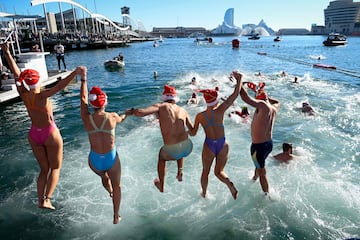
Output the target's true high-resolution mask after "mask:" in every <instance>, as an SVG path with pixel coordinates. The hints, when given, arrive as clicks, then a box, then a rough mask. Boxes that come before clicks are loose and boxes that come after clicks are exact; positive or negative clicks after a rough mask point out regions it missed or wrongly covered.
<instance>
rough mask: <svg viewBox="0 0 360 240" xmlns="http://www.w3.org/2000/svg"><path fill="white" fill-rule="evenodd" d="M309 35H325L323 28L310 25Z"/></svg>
mask: <svg viewBox="0 0 360 240" xmlns="http://www.w3.org/2000/svg"><path fill="white" fill-rule="evenodd" d="M310 34H312V35H325V34H326V33H325V26H321V25H317V24H315V23H314V24H312V25H311V31H310Z"/></svg>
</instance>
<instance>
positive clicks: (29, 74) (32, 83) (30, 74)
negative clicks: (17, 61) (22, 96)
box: [16, 69, 40, 89]
mask: <svg viewBox="0 0 360 240" xmlns="http://www.w3.org/2000/svg"><path fill="white" fill-rule="evenodd" d="M39 80H40V74H39V72H38V71H36V70H34V69H26V70H24V71H22V72H21V73H20V76H19V79H18V80H17V83H16V84H17V85H18V86H20V85H21V83H22V81H25V83H26V84H27V85H28V86H29V88H30V89H34V88H36V87H37V86H38V85H39V83H40V82H39Z"/></svg>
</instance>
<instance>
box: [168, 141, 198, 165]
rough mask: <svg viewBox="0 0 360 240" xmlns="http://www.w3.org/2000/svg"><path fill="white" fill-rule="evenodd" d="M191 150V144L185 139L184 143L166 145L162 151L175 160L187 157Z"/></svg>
mask: <svg viewBox="0 0 360 240" xmlns="http://www.w3.org/2000/svg"><path fill="white" fill-rule="evenodd" d="M192 149H193V144H192V142H191V140H190V139H186V140H185V141H182V142H179V143H176V144H171V145H169V144H167V145H164V146H163V150H164V151H165V152H166V153H167V154H169V155H170V156H171V157H172V158H174V159H176V160H179V159H181V158H183V157H186V156H188V155H189V154H190V153H191V151H192ZM168 160H170V159H168Z"/></svg>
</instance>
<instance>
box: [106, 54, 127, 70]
mask: <svg viewBox="0 0 360 240" xmlns="http://www.w3.org/2000/svg"><path fill="white" fill-rule="evenodd" d="M104 67H105V68H106V69H107V70H109V71H117V70H119V69H121V68H123V67H125V61H124V59H123V58H122V59H120V58H119V57H115V58H113V59H111V60H107V61H105V62H104Z"/></svg>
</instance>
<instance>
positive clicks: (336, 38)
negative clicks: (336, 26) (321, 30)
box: [323, 33, 347, 47]
mask: <svg viewBox="0 0 360 240" xmlns="http://www.w3.org/2000/svg"><path fill="white" fill-rule="evenodd" d="M323 44H324V45H325V46H328V47H332V46H343V45H346V44H347V39H346V36H345V35H344V34H340V33H330V34H329V35H328V37H327V39H326V40H325V41H324V42H323Z"/></svg>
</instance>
